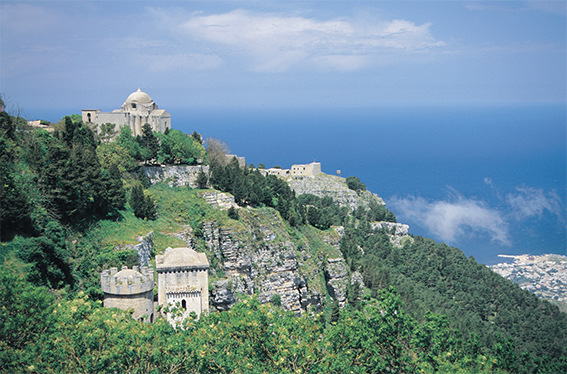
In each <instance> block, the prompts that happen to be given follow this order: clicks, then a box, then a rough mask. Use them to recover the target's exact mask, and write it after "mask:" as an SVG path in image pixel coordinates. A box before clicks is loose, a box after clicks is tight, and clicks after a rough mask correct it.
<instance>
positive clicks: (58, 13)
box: [0, 0, 567, 254]
mask: <svg viewBox="0 0 567 374" xmlns="http://www.w3.org/2000/svg"><path fill="white" fill-rule="evenodd" d="M566 4H567V2H566V1H563V0H561V1H458V0H453V1H428V0H422V1H338V0H337V1H308V0H305V1H260V0H256V1H252V0H251V1H214V0H211V1H183V0H179V1H153V2H144V1H120V0H118V1H102V0H101V1H9V0H1V1H0V94H1V95H2V98H3V99H4V101H5V102H6V103H7V108H8V110H10V109H12V112H14V111H17V112H18V113H19V114H22V115H23V116H24V117H26V118H27V119H29V120H35V119H46V120H50V121H57V120H58V119H59V118H61V116H63V115H66V114H70V113H80V110H81V109H101V110H102V111H111V110H114V109H117V108H119V107H120V105H121V104H122V103H123V102H124V101H125V99H126V98H127V97H128V95H129V94H130V93H132V92H134V91H136V89H138V88H141V89H142V90H143V91H145V92H147V93H148V94H149V95H150V96H151V97H152V99H153V100H154V101H155V102H156V103H157V104H158V105H159V107H160V108H161V109H166V110H168V111H170V113H172V114H175V113H179V112H183V113H191V110H195V111H197V110H201V111H202V112H201V113H221V112H223V110H227V113H231V112H230V110H245V111H246V110H251V111H250V113H254V112H253V110H254V109H260V108H261V109H268V110H270V109H275V110H284V111H292V112H293V110H294V109H297V110H298V111H300V110H302V109H306V108H307V109H313V108H316V109H323V110H324V109H326V108H332V109H333V110H336V109H337V108H339V109H340V108H348V109H352V108H355V109H356V108H365V109H369V108H370V109H372V108H388V109H392V108H394V109H395V108H401V109H399V110H405V109H403V108H408V107H421V108H429V107H431V108H439V107H441V108H443V107H452V108H453V107H466V108H476V107H483V108H486V107H490V106H495V107H502V106H512V107H514V106H522V107H525V106H534V105H535V106H540V107H544V108H545V106H546V105H549V106H550V107H551V106H553V107H554V108H555V109H554V110H557V106H558V105H559V107H560V111H561V110H562V112H561V113H559V114H558V115H555V114H553V115H551V117H549V116H548V117H549V118H555V120H553V121H551V122H550V123H538V121H537V120H534V121H532V122H531V123H536V124H537V126H535V127H537V128H535V127H534V126H533V125H531V124H528V125H526V126H527V127H525V128H524V130H525V131H524V130H522V131H519V128H518V127H517V126H516V124H510V125H509V126H510V128H502V129H499V130H498V131H496V130H495V131H496V132H495V134H496V135H497V136H495V137H493V139H492V140H491V139H490V137H486V138H484V137H483V138H482V139H479V138H478V137H479V134H478V131H475V130H474V128H473V129H472V130H471V131H470V133H469V135H466V134H467V133H466V132H467V131H469V130H470V129H468V130H467V129H465V128H464V125H463V124H462V123H460V124H461V127H463V131H464V134H465V136H463V135H462V134H461V133H459V132H455V131H456V130H455V128H454V127H453V122H451V123H450V124H449V125H448V126H445V125H444V124H443V125H440V127H438V128H436V129H435V131H431V132H427V131H426V130H427V129H421V132H419V131H414V132H415V134H414V135H411V134H407V133H406V134H402V133H396V132H395V131H394V133H393V134H392V136H393V138H392V139H391V140H392V141H398V143H396V144H403V141H401V140H400V139H408V140H412V141H414V142H415V145H416V149H415V150H411V151H412V152H413V153H415V152H417V150H419V149H421V148H419V147H424V144H427V142H428V141H429V140H432V139H435V141H436V142H430V143H431V144H437V145H438V147H437V148H439V149H446V148H447V146H448V145H451V144H463V148H462V149H461V150H458V149H457V150H456V153H455V154H454V155H450V157H454V156H455V157H459V156H462V155H463V154H464V153H465V151H466V150H469V151H470V150H473V151H475V152H476V151H478V152H480V149H481V148H482V146H487V147H489V148H490V146H497V148H498V149H504V148H505V147H503V146H502V145H505V144H508V146H509V147H508V148H510V147H516V148H515V150H524V149H528V148H529V147H527V148H525V147H526V145H530V144H531V145H534V144H536V145H537V144H540V143H541V145H542V147H543V148H542V152H543V153H545V151H546V150H549V148H550V146H551V143H553V144H554V145H557V144H559V143H561V144H560V145H559V147H562V149H560V150H559V151H558V152H555V151H554V152H555V153H553V154H554V155H557V154H560V155H561V156H559V157H555V158H554V159H553V161H554V162H556V163H557V162H564V161H565V156H564V155H565V148H566V146H567V145H566V134H565V132H566V127H567V126H566V127H564V126H563V124H565V110H564V108H565V104H566V102H567V93H566V92H567V40H566V39H567V38H566V35H567V22H566V13H567V11H566V7H567V5H566ZM561 108H562V109H561ZM544 110H545V109H544ZM203 111H204V112H203ZM256 112H258V111H256ZM329 113H331V112H330V111H329ZM221 117H222V116H221ZM221 117H219V118H221ZM456 118H457V117H456ZM244 120H246V119H244ZM416 121H417V122H419V118H416ZM558 121H559V122H558ZM268 122H269V120H268ZM276 122H277V121H276ZM504 122H506V121H504ZM457 123H458V121H456V122H455V124H457ZM558 123H559V125H558ZM420 124H421V123H418V125H420ZM488 125H489V124H488ZM443 126H445V127H443ZM506 126H508V125H506ZM514 126H515V129H514ZM250 129H251V127H250ZM250 129H248V131H252V130H250ZM526 129H527V130H526ZM192 130H193V128H191V131H192ZM385 130H386V129H385ZM391 130H392V129H391ZM393 130H395V129H393ZM486 130H487V133H488V132H490V126H487V127H486ZM500 130H502V131H500ZM526 131H528V132H526ZM390 132H392V131H390ZM420 134H422V135H423V136H422V135H420ZM451 134H453V135H454V136H453V135H451ZM526 134H533V136H532V135H527V136H523V135H526ZM225 135H226V134H225ZM217 136H218V137H221V138H222V134H219V135H217ZM418 137H419V138H418ZM550 137H553V139H552V141H549V139H550ZM458 139H461V140H458ZM462 139H464V141H462ZM475 139H476V140H475ZM370 140H371V139H370ZM408 144H410V143H408ZM267 145H268V146H270V147H271V150H270V151H269V152H273V150H274V149H275V148H277V146H278V145H277V144H273V145H270V144H267ZM311 146H313V147H314V146H315V145H314V144H313V145H309V147H311ZM479 147H481V148H479ZM459 152H460V153H459ZM542 152H538V153H534V155H542V154H543V153H542ZM243 153H251V151H250V149H248V152H243ZM402 153H403V152H402ZM410 153H411V152H410ZM480 153H482V152H480ZM282 154H283V153H282ZM550 154H551V153H550ZM244 156H247V154H244ZM263 157H268V155H262V158H263ZM471 159H474V157H473V158H471ZM281 162H283V161H278V163H281ZM290 162H292V163H299V162H303V161H301V160H293V161H290ZM325 167H330V168H331V169H332V168H333V167H335V166H334V165H328V166H327V165H326V166H325ZM371 167H372V166H371ZM335 168H337V167H335ZM401 169H403V166H401V167H400V169H399V170H401ZM505 169H506V168H504V170H505ZM523 172H525V171H522V170H519V171H518V173H520V174H521V173H523ZM450 177H451V176H448V177H447V182H446V183H447V186H449V187H448V188H449V191H448V193H447V197H446V198H440V197H439V196H437V197H432V196H427V195H420V193H419V192H418V193H416V194H413V195H402V196H385V197H386V198H387V199H388V200H387V201H388V204H389V207H391V208H393V209H395V212H396V213H397V214H399V215H400V216H401V217H404V218H406V219H408V220H411V221H413V222H414V223H416V224H419V225H421V226H423V227H425V228H427V230H428V232H429V233H431V235H433V237H434V238H435V239H439V240H443V241H445V242H448V243H449V244H452V243H454V242H457V243H458V242H459V239H460V238H463V237H465V238H469V239H470V238H472V239H475V238H476V237H480V236H482V235H484V236H487V235H488V236H489V237H490V240H491V242H496V243H500V244H501V245H502V246H504V247H506V246H510V242H511V241H510V232H509V231H510V230H509V227H511V226H512V224H511V223H514V222H521V223H522V226H521V228H522V229H524V228H525V229H526V230H536V228H535V227H537V226H538V225H539V224H541V222H544V221H542V220H541V217H543V218H545V217H549V216H551V217H555V218H553V219H554V221H557V222H559V225H560V226H561V228H560V230H559V231H560V235H559V237H560V238H563V239H561V240H562V242H561V244H560V246H563V247H564V241H565V239H564V238H565V220H566V218H567V211H566V208H565V206H566V204H565V203H566V202H567V196H565V194H564V193H562V191H564V190H565V187H564V186H565V179H566V175H565V170H564V171H563V172H561V173H557V176H556V177H555V176H554V175H553V176H551V178H552V179H553V178H555V179H560V180H561V183H560V184H559V186H560V187H559V190H560V191H559V192H558V190H556V189H554V188H551V187H549V186H548V185H547V184H545V185H544V184H542V185H539V184H535V183H533V184H532V183H531V182H526V181H524V180H523V179H522V180H520V181H518V183H517V184H515V185H513V186H509V188H508V189H506V190H504V189H503V188H502V187H501V186H499V185H498V183H502V181H501V180H495V181H494V183H493V182H492V179H491V178H492V177H493V176H492V175H483V176H482V177H485V180H484V186H485V188H487V189H494V191H495V192H494V196H496V197H497V203H495V202H493V201H492V202H491V201H488V200H486V199H480V198H477V197H475V196H474V195H471V194H465V193H463V192H462V191H461V190H459V189H457V188H455V189H452V187H451V186H452V182H451V181H450ZM477 182H479V183H482V178H481V179H480V180H479V181H477ZM526 183H527V184H526ZM497 190H498V191H497ZM373 192H376V193H378V194H381V193H382V192H381V191H380V190H378V189H377V190H373ZM497 192H498V193H497ZM530 220H531V221H530ZM523 222H527V223H526V224H525V225H524V224H523ZM537 230H539V231H538V233H539V234H540V235H541V236H545V233H546V232H548V231H549V229H548V228H547V227H545V225H543V224H542V227H541V228H539V229H537ZM471 232H472V233H473V234H471ZM479 245H480V246H482V245H484V244H483V243H480V244H479ZM463 249H464V250H466V248H463ZM560 250H562V251H565V249H564V248H560ZM565 254H567V253H565Z"/></svg>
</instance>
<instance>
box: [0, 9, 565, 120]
mask: <svg viewBox="0 0 567 374" xmlns="http://www.w3.org/2000/svg"><path fill="white" fill-rule="evenodd" d="M0 12H1V14H0V17H1V26H0V27H1V34H0V38H1V39H0V43H1V44H0V46H1V50H0V57H1V60H0V64H1V66H0V73H1V74H0V92H1V93H2V95H3V96H4V97H5V98H6V99H7V101H8V102H9V103H10V104H12V105H14V106H15V107H18V108H20V109H21V110H23V111H24V112H25V113H29V115H30V116H34V115H35V116H39V115H40V114H39V113H40V110H43V109H49V108H61V109H69V110H71V109H74V110H75V112H78V111H79V110H80V109H85V108H100V109H102V110H107V111H110V110H112V109H116V108H117V107H118V106H119V105H120V104H122V102H123V101H124V100H125V98H126V97H127V96H128V95H129V94H130V93H131V92H133V91H135V90H136V89H137V88H138V87H140V88H141V89H142V90H143V91H145V92H147V93H149V94H150V96H151V97H152V98H153V99H154V101H156V103H158V105H160V103H161V106H162V107H164V106H167V107H170V108H258V107H266V108H302V107H321V108H325V107H333V108H337V107H339V108H340V107H380V106H397V105H400V106H404V105H481V104H484V105H486V104H489V105H500V104H525V103H564V102H565V101H566V86H567V84H566V69H567V67H566V55H567V51H566V2H565V1H550V2H545V1H496V2H488V1H477V2H475V1H456V0H455V1H207V2H200V1H171V2H168V1H159V2H143V1H8V0H3V1H2V2H1V3H0ZM117 103H118V104H117ZM165 103H167V104H165ZM30 119H36V118H30Z"/></svg>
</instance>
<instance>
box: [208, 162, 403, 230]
mask: <svg viewBox="0 0 567 374" xmlns="http://www.w3.org/2000/svg"><path fill="white" fill-rule="evenodd" d="M211 168H212V173H211V177H210V180H209V182H210V184H211V185H212V186H213V187H214V188H216V189H218V190H220V191H223V192H229V193H231V194H232V195H234V199H235V201H236V203H237V204H238V205H240V206H251V207H264V206H265V207H271V208H275V209H276V210H277V211H278V212H279V213H280V215H281V217H282V218H283V219H284V220H286V221H288V222H289V224H290V225H291V226H293V227H298V226H301V225H303V224H309V225H311V226H313V227H316V228H318V229H320V230H326V229H328V228H329V227H331V226H332V225H341V224H343V223H344V220H345V219H346V218H347V217H348V216H349V215H350V214H351V213H352V212H350V210H349V209H348V208H347V207H340V206H339V205H338V204H337V203H336V202H335V201H334V200H333V199H332V198H330V197H323V198H320V197H318V196H315V195H310V194H303V195H301V196H298V197H296V196H295V192H294V191H293V190H292V189H291V188H290V187H289V185H288V184H287V183H286V182H285V181H284V180H283V179H281V178H278V177H276V176H275V175H267V176H264V174H263V173H261V172H260V170H259V169H250V168H248V167H244V168H241V167H240V166H239V165H238V161H237V160H236V158H234V159H233V160H232V162H230V163H229V164H228V165H226V166H223V165H220V163H217V164H216V166H215V167H213V165H211ZM354 214H356V215H357V217H358V218H362V216H366V217H367V219H371V220H374V221H389V222H396V217H395V215H394V214H393V213H392V212H390V211H388V210H387V209H386V208H385V207H384V206H382V205H379V204H378V203H376V202H372V203H371V204H370V207H369V210H367V209H366V208H364V207H359V209H358V210H357V211H356V212H354Z"/></svg>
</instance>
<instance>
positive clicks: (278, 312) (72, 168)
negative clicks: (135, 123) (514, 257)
mask: <svg viewBox="0 0 567 374" xmlns="http://www.w3.org/2000/svg"><path fill="white" fill-rule="evenodd" d="M0 120H1V121H2V122H1V123H0V124H1V126H0V128H1V130H2V133H1V134H0V135H2V143H1V144H2V148H1V150H2V155H1V156H2V168H3V169H2V172H3V173H2V178H3V180H2V182H3V189H2V201H3V206H2V225H3V226H2V229H3V232H2V247H1V251H0V260H1V261H2V266H1V269H0V276H1V279H2V282H1V284H0V286H1V287H2V288H1V289H0V297H1V298H2V299H1V303H0V305H1V306H2V307H1V308H0V321H1V322H0V336H1V337H2V339H0V341H1V343H0V344H2V349H1V350H0V367H2V368H3V369H4V370H7V371H10V372H21V371H24V370H27V371H28V372H50V371H53V372H77V371H84V372H97V371H101V370H102V369H101V368H104V370H112V371H115V372H133V371H140V372H177V371H186V372H227V371H228V372H236V371H240V372H255V371H258V372H262V371H267V372H274V371H280V372H298V371H302V372H303V371H305V372H323V371H324V372H336V373H342V372H344V371H345V370H347V369H348V370H351V369H353V370H356V371H357V372H408V373H410V372H416V371H420V370H423V371H424V372H436V371H442V372H534V373H535V372H565V371H567V359H566V357H567V352H566V350H567V348H566V347H567V316H566V315H565V314H564V313H561V312H560V311H559V309H558V308H557V307H556V306H554V305H551V304H549V303H548V302H546V301H542V300H539V299H538V298H537V297H535V296H534V295H532V294H530V293H529V292H527V291H525V290H522V289H521V288H520V287H518V286H517V285H515V284H513V283H512V282H510V281H508V280H506V279H504V278H502V277H501V276H499V275H498V274H495V273H494V272H492V271H490V270H489V269H488V268H487V267H486V266H484V265H482V264H478V263H477V262H476V261H475V260H474V258H472V257H471V258H466V257H465V256H464V254H463V252H462V251H460V250H459V249H457V248H452V247H448V246H446V245H445V244H439V243H436V242H434V241H432V240H430V239H426V238H422V237H413V236H411V235H409V234H408V231H409V228H408V227H407V225H403V224H400V223H397V222H395V216H394V214H393V213H392V212H389V211H388V210H387V209H386V207H385V206H384V203H383V201H382V199H380V198H379V197H378V196H377V195H374V194H372V193H370V192H368V191H365V188H362V187H360V186H362V184H360V183H359V184H357V185H356V186H357V187H358V188H357V190H353V189H351V188H349V184H348V183H347V182H346V180H345V179H343V178H339V177H333V176H327V175H324V174H323V175H318V176H317V177H315V178H302V179H301V180H296V181H294V180H290V181H289V183H288V182H286V181H285V180H283V179H280V178H278V177H275V176H270V175H268V176H265V175H264V174H263V173H262V172H261V170H258V169H255V168H248V167H246V166H245V167H241V166H240V165H239V164H238V161H235V162H229V163H227V164H224V165H223V164H222V163H221V164H218V165H216V166H214V167H212V166H210V167H211V169H212V170H211V171H210V173H209V175H208V177H207V175H205V173H204V172H202V169H201V167H200V166H199V170H197V169H196V168H195V167H192V168H188V167H187V166H186V165H184V166H182V167H180V168H179V170H185V171H184V172H183V173H185V175H187V177H183V178H181V177H179V176H178V175H177V174H176V169H177V168H178V167H177V166H175V165H170V166H163V167H162V166H157V168H162V169H169V171H168V172H159V173H158V172H156V171H155V170H154V171H151V170H152V169H151V168H149V167H148V168H145V167H137V166H132V164H131V163H128V162H125V161H126V159H127V157H126V156H124V157H122V158H120V159H119V160H118V161H120V162H119V164H118V165H117V164H116V163H115V162H111V161H109V160H111V159H112V158H109V156H112V154H113V153H112V152H110V153H108V152H107V151H108V149H112V147H114V151H115V152H125V153H124V154H125V155H128V157H131V158H132V160H134V159H136V157H137V158H138V161H137V162H134V164H137V163H147V164H149V163H154V161H155V158H150V157H151V152H154V156H155V157H162V156H163V157H165V156H164V155H167V154H169V153H167V148H166V147H165V146H164V144H165V145H166V144H168V143H167V142H168V141H169V140H171V141H173V140H174V139H181V140H183V142H186V144H191V147H194V148H195V149H196V151H195V152H197V153H199V154H200V153H201V152H202V149H201V148H200V147H199V145H200V143H199V141H197V138H198V137H197V136H187V135H185V134H178V133H173V135H171V137H172V138H171V139H169V138H168V136H170V135H169V134H164V135H160V136H163V137H162V138H161V139H158V138H157V137H156V136H155V135H152V134H151V133H147V134H145V138H144V137H140V138H139V139H136V138H133V137H131V136H130V135H128V134H121V136H122V138H120V137H119V138H118V140H117V142H116V143H109V144H104V143H101V142H100V141H97V139H96V138H95V136H94V134H93V133H92V132H91V131H90V130H89V129H88V128H85V127H84V126H83V125H82V124H81V123H80V122H77V123H74V122H73V121H72V120H71V119H68V120H66V121H65V126H64V127H63V128H62V129H61V130H58V131H56V132H55V133H54V135H51V134H47V133H44V132H41V130H38V131H36V130H34V131H29V129H27V128H25V126H24V125H16V122H15V121H14V119H13V118H12V117H8V116H7V114H5V113H0ZM195 142H197V143H199V144H198V145H195ZM103 145H106V146H108V147H106V146H103ZM144 147H145V148H144ZM152 147H154V148H153V151H152ZM156 147H158V148H156ZM101 148H104V150H105V152H99V151H100V150H101ZM114 151H113V152H114ZM159 155H162V156H159ZM186 159H187V160H188V161H191V160H193V161H194V159H195V158H193V157H189V156H187V158H186ZM193 161H191V162H193ZM173 164H175V162H173ZM128 165H130V166H128ZM154 168H156V167H154ZM120 170H122V172H120ZM127 171H129V172H127ZM162 171H164V170H162ZM85 176H87V177H85ZM203 178H205V179H203ZM207 180H208V181H207ZM150 181H151V183H149V182H150ZM296 182H297V183H296ZM207 183H208V186H207ZM6 186H8V188H7V187H6ZM193 187H202V188H193ZM211 187H214V188H211ZM126 201H127V202H126ZM5 202H7V204H6V203H5ZM169 246H172V247H178V246H189V247H192V248H194V249H196V250H197V251H199V252H204V253H206V255H207V257H208V260H209V263H210V264H211V268H210V278H209V280H210V284H209V291H210V300H211V304H212V307H213V308H214V309H216V310H218V311H219V312H218V313H217V312H213V313H210V315H208V316H203V317H202V318H201V319H199V320H198V321H186V324H185V325H184V327H183V328H181V329H178V330H174V329H173V328H172V327H171V326H170V325H169V324H167V323H165V322H163V320H161V319H158V321H157V322H156V324H155V325H141V324H140V323H139V322H136V321H133V320H131V319H129V318H128V316H127V314H126V315H125V314H124V313H123V312H120V311H117V310H108V309H104V308H102V307H101V304H100V300H101V298H102V291H101V289H100V278H99V274H100V272H101V271H102V270H103V269H108V268H110V267H119V266H121V265H126V266H129V267H131V266H133V265H137V264H140V263H141V262H142V263H144V262H147V261H149V262H150V264H151V265H152V266H155V265H154V264H152V261H154V258H155V255H156V254H161V253H163V251H164V250H165V249H166V248H167V247H169ZM229 354H234V357H233V358H229ZM105 365H106V366H105ZM6 368H9V369H6Z"/></svg>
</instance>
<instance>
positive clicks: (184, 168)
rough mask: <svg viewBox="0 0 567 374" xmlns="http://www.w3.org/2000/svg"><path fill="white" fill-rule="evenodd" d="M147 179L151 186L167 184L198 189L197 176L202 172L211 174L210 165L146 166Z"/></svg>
mask: <svg viewBox="0 0 567 374" xmlns="http://www.w3.org/2000/svg"><path fill="white" fill-rule="evenodd" d="M144 170H145V174H146V178H147V179H148V181H149V182H150V183H151V184H154V183H158V182H167V183H168V184H169V186H170V187H172V186H186V185H189V186H191V187H193V188H195V187H197V184H196V183H195V181H196V180H197V175H198V174H199V172H200V171H201V170H203V172H205V173H208V172H209V166H208V165H202V166H201V165H196V166H191V165H160V166H145V167H144Z"/></svg>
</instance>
